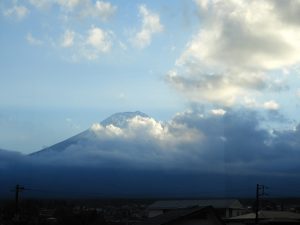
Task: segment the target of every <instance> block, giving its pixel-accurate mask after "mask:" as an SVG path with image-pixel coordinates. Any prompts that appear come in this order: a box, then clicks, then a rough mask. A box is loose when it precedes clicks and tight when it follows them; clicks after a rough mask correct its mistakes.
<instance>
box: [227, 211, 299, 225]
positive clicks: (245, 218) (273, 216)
mask: <svg viewBox="0 0 300 225" xmlns="http://www.w3.org/2000/svg"><path fill="white" fill-rule="evenodd" d="M255 216H256V215H255V213H248V214H244V215H241V216H235V217H232V218H227V219H226V224H227V225H240V224H245V225H248V224H255ZM258 222H259V224H268V225H273V224H274V225H275V224H276V225H288V224H293V225H300V214H299V213H294V212H288V211H266V210H261V211H259V212H258Z"/></svg>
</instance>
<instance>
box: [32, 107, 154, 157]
mask: <svg viewBox="0 0 300 225" xmlns="http://www.w3.org/2000/svg"><path fill="white" fill-rule="evenodd" d="M137 116H139V117H143V118H150V117H149V116H148V115H146V114H145V113H143V112H140V111H135V112H121V113H115V114H113V115H111V116H110V117H108V118H107V119H105V120H103V121H102V122H101V123H100V124H101V126H103V127H106V126H109V125H113V126H115V127H119V128H124V127H126V126H127V125H128V120H130V119H133V118H134V117H137ZM91 137H95V135H94V133H93V131H92V130H91V129H88V130H85V131H83V132H81V133H79V134H77V135H75V136H73V137H70V138H68V139H66V140H64V141H62V142H59V143H57V144H54V145H52V146H50V147H47V148H44V149H42V150H40V151H37V152H34V153H31V154H30V155H31V156H37V155H43V154H46V153H58V152H63V151H64V150H66V149H67V148H68V147H70V146H72V145H76V144H78V143H79V142H82V141H88V139H89V138H91Z"/></svg>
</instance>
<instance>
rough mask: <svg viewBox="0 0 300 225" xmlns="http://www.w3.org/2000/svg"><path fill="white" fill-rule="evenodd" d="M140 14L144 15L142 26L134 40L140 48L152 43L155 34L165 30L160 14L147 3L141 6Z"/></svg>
mask: <svg viewBox="0 0 300 225" xmlns="http://www.w3.org/2000/svg"><path fill="white" fill-rule="evenodd" d="M139 14H140V16H141V17H142V28H141V30H140V31H138V32H137V33H136V34H135V36H134V38H133V39H132V42H133V44H134V45H135V46H136V47H138V48H145V47H147V46H148V45H150V43H151V40H152V36H153V35H154V34H156V33H160V32H162V31H163V25H162V24H161V23H160V17H159V15H158V14H157V13H154V12H152V11H150V10H149V9H148V8H147V7H146V6H145V5H141V6H140V7H139Z"/></svg>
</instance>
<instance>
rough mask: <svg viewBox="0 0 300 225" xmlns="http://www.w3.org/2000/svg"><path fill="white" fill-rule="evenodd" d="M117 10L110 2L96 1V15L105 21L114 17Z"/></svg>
mask: <svg viewBox="0 0 300 225" xmlns="http://www.w3.org/2000/svg"><path fill="white" fill-rule="evenodd" d="M116 10H117V7H116V6H114V5H112V4H111V3H110V2H105V1H96V3H95V14H96V16H98V17H99V18H101V19H102V20H104V21H106V20H108V19H109V18H110V17H112V16H113V15H114V14H115V12H116Z"/></svg>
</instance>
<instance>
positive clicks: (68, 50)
mask: <svg viewBox="0 0 300 225" xmlns="http://www.w3.org/2000/svg"><path fill="white" fill-rule="evenodd" d="M38 2H39V1H36V2H35V1H2V2H1V11H2V13H1V27H2V32H1V49H2V50H1V53H0V54H1V55H0V57H1V62H0V63H1V68H2V72H1V77H0V79H1V82H0V85H1V88H0V89H1V95H0V96H1V97H0V102H1V106H0V107H1V112H2V113H1V128H0V129H1V131H0V133H1V134H2V135H1V137H2V138H1V143H2V145H1V147H2V148H6V149H13V150H19V151H26V152H28V151H34V150H37V149H39V148H41V147H42V146H43V145H50V144H53V143H55V142H56V141H58V140H62V139H64V138H67V137H69V136H70V135H73V134H76V133H77V132H79V131H81V130H84V129H86V128H88V127H89V126H90V125H91V124H92V123H93V122H96V121H100V120H102V119H104V118H106V117H107V116H109V115H110V114H112V113H115V112H118V111H133V110H142V111H145V112H147V113H149V114H151V115H153V116H155V117H156V118H157V119H167V118H168V117H170V116H171V115H172V114H174V113H175V112H176V111H177V110H180V109H181V108H182V107H183V101H182V100H181V97H180V96H178V95H177V94H176V93H175V92H174V90H172V89H171V88H170V87H169V86H168V85H167V84H166V82H165V81H164V79H165V78H164V77H165V74H166V72H167V71H168V69H169V68H171V67H172V65H173V64H174V61H175V60H176V58H177V57H178V56H179V54H180V52H181V51H182V49H183V48H184V46H185V43H186V41H187V40H188V39H189V36H190V33H192V30H193V29H195V25H194V23H193V22H192V20H195V19H196V16H195V15H189V13H188V14H186V15H185V14H184V12H181V11H179V10H180V9H181V7H183V6H184V7H186V8H187V9H186V10H190V11H191V12H195V10H196V9H195V8H194V4H193V3H192V2H190V3H183V2H177V3H176V4H174V5H173V4H170V3H168V2H164V3H163V4H162V3H160V2H155V1H149V2H142V1H129V2H126V3H125V2H124V1H115V2H103V3H107V4H108V8H107V9H106V10H107V11H109V10H112V12H111V14H108V16H107V18H106V17H105V16H103V15H106V14H105V12H104V11H103V12H98V15H97V14H96V13H95V14H96V15H93V16H91V15H87V16H85V17H84V18H80V16H79V15H78V14H79V13H81V11H82V10H87V9H85V8H84V7H83V6H82V5H81V4H84V3H79V2H80V1H78V5H76V1H74V2H75V3H74V4H75V5H74V6H72V5H71V6H70V8H68V7H66V6H64V4H63V1H62V2H61V3H59V2H55V1H50V2H51V3H49V5H47V3H45V4H44V5H43V4H42V5H41V6H39V5H38V4H39V3H38ZM41 2H42V1H41ZM45 2H47V1H45ZM65 2H66V3H68V1H65ZM69 2H70V4H71V2H72V1H69ZM82 2H84V1H82ZM87 2H88V1H87ZM99 2H102V1H99ZM172 2H173V1H172ZM96 3H97V2H96V1H93V2H92V1H91V2H89V4H91V6H89V7H91V8H95V7H96ZM142 6H144V7H145V8H146V10H148V11H149V13H150V14H151V15H153V16H154V17H157V18H158V19H159V25H160V26H161V31H160V30H159V31H158V32H157V33H155V32H154V33H153V34H150V36H151V40H150V41H149V43H146V44H145V46H144V44H143V46H137V44H135V43H134V40H133V39H134V35H135V33H137V32H139V31H140V30H141V29H142V26H143V16H142V15H141V14H140V12H139V10H140V7H142ZM17 9H20V12H19V11H18V10H17ZM21 9H24V10H25V13H24V15H23V14H22V10H21ZM90 14H94V13H92V12H90ZM102 14H103V15H102ZM151 15H149V16H151ZM104 17H105V18H104ZM185 17H187V18H185ZM154 26H155V25H154ZM93 28H97V29H101V31H103V32H107V33H109V32H111V34H109V37H108V38H107V40H105V41H107V42H108V43H110V45H111V46H110V49H109V50H108V51H102V50H101V46H100V50H99V51H98V52H97V51H96V53H94V52H93V50H91V51H90V52H88V53H84V51H89V50H87V49H85V47H80V45H82V43H77V42H76V41H78V42H84V41H85V40H79V39H80V38H81V37H79V36H88V35H89V34H88V32H89V30H91V29H93ZM68 31H69V32H73V34H74V37H73V38H74V40H73V41H71V42H72V43H69V46H68V47H64V46H63V41H64V35H65V34H66V32H68ZM75 36H76V37H75ZM76 38H78V40H76ZM84 38H87V37H83V39H84ZM92 47H93V46H92ZM78 48H82V49H80V50H79V49H78ZM86 48H88V47H86ZM85 54H86V55H85ZM88 54H90V55H93V54H94V56H88ZM89 57H91V58H89ZM146 102H147V104H145V103H146ZM71 121H72V124H71V125H70V123H71ZM73 123H74V124H73ZM40 136H43V137H45V136H47V138H42V137H40Z"/></svg>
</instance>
